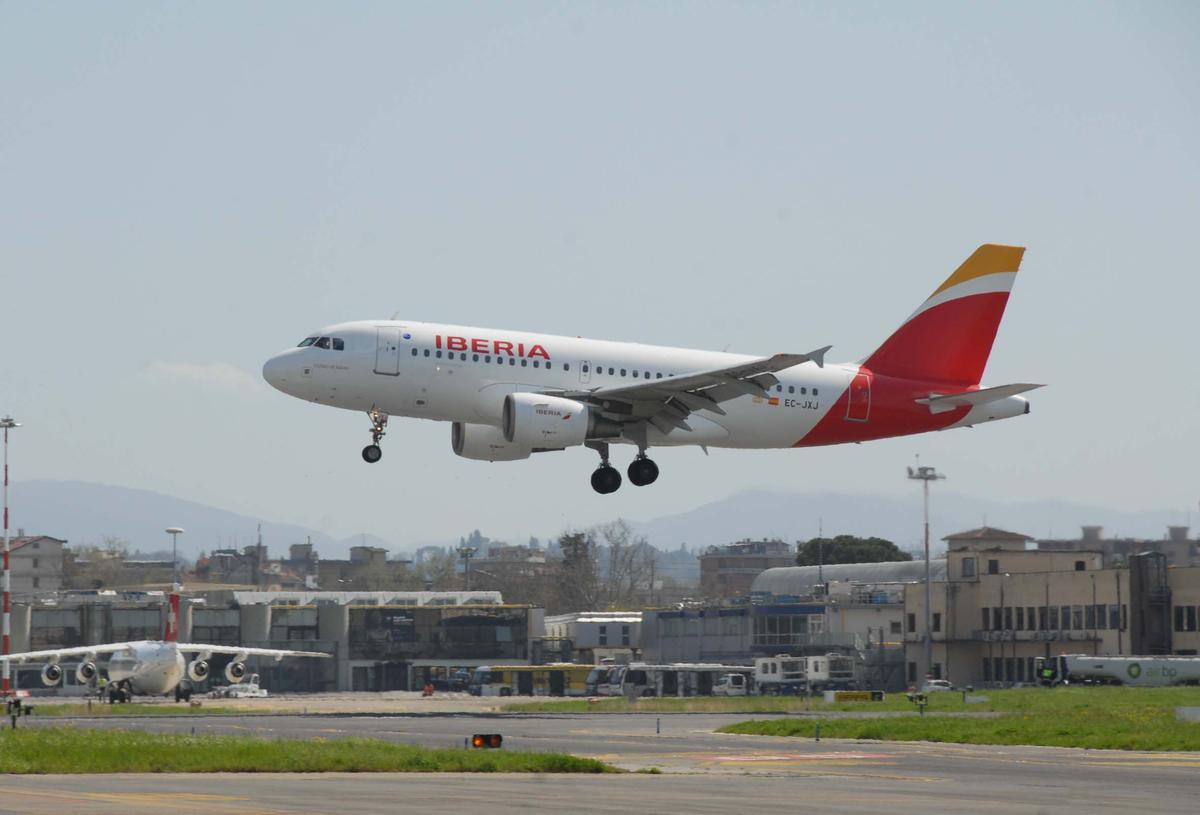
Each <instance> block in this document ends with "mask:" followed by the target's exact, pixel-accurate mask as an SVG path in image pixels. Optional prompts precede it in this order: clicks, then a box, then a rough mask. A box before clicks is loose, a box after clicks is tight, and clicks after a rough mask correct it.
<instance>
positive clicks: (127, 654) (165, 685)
mask: <svg viewBox="0 0 1200 815" xmlns="http://www.w3.org/2000/svg"><path fill="white" fill-rule="evenodd" d="M178 620H179V595H177V594H172V595H171V606H170V609H169V612H168V614H167V627H166V632H165V634H164V636H163V639H162V640H139V641H136V642H115V643H111V644H108V645H83V646H79V647H77V648H56V649H50V650H46V651H25V652H23V653H19V654H10V655H9V656H7V657H3V656H0V662H3V661H5V660H7V661H10V662H14V663H23V662H35V663H44V665H43V667H42V683H43V684H44V685H46V686H52V685H57V684H58V683H59V682H60V681H61V680H62V674H63V669H62V665H61V664H60V663H61V662H62V661H63V660H67V661H69V662H73V661H75V660H76V659H78V660H79V664H78V666H77V667H76V668H75V678H76V680H77V681H78V682H79V684H81V685H83V684H87V683H88V682H91V681H92V680H93V679H94V678H96V675H97V673H98V670H99V669H98V668H97V667H96V660H97V659H98V658H99V657H101V656H103V655H108V657H109V658H108V662H107V664H106V666H105V667H106V668H107V670H108V680H109V686H108V693H109V698H110V700H112V701H123V702H128V701H129V700H130V698H131V697H132V696H134V695H139V696H162V695H164V694H169V693H172V692H174V694H175V699H176V701H179V700H181V699H186V698H188V697H189V696H190V695H191V690H190V689H185V688H183V687H181V685H182V683H183V680H184V679H188V680H190V681H192V682H201V681H203V680H204V679H207V678H208V676H209V666H208V660H209V659H211V658H212V655H213V654H231V655H233V661H232V662H230V663H229V664H228V665H226V666H225V678H226V679H227V680H229V682H231V683H234V682H239V681H241V679H242V677H243V676H245V675H246V664H245V663H246V660H247V659H248V658H249V657H252V656H260V657H274V658H275V660H276V661H279V660H282V659H283V658H284V657H320V658H325V659H328V658H329V657H330V654H325V653H321V652H319V651H281V650H277V649H274V648H242V647H241V646H233V645H205V644H201V643H191V642H177V640H178V623H177V621H178ZM185 654H190V655H192V659H191V660H188V659H186V658H185V656H184V655H185Z"/></svg>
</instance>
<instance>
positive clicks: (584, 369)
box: [579, 359, 592, 385]
mask: <svg viewBox="0 0 1200 815" xmlns="http://www.w3.org/2000/svg"><path fill="white" fill-rule="evenodd" d="M591 381H592V363H590V362H588V361H587V360H586V359H584V360H580V362H579V384H580V385H586V384H588V383H589V382H591Z"/></svg>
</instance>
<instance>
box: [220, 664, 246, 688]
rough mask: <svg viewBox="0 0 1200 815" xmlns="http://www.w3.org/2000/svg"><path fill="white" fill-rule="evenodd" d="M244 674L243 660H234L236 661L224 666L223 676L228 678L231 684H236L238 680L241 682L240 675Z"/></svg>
mask: <svg viewBox="0 0 1200 815" xmlns="http://www.w3.org/2000/svg"><path fill="white" fill-rule="evenodd" d="M245 675H246V663H244V662H236V661H235V662H230V663H229V664H228V665H226V666H225V678H226V679H227V680H229V682H230V683H231V684H236V683H238V682H241V681H242V677H244V676H245Z"/></svg>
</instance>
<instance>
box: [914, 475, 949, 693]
mask: <svg viewBox="0 0 1200 815" xmlns="http://www.w3.org/2000/svg"><path fill="white" fill-rule="evenodd" d="M908 477H909V478H911V479H912V480H914V481H920V482H921V487H922V490H923V491H924V494H925V673H926V674H929V673H930V672H932V671H933V609H932V607H931V606H932V603H933V600H932V598H931V594H930V591H931V587H930V585H929V581H930V570H929V482H930V481H940V480H941V479H943V478H945V477H946V476H944V475H942V474H940V473H939V472H938V471H937V470H935V469H934V468H933V467H922V466H921V460H920V458H918V459H917V467H916V469H913V468H912V467H909V468H908Z"/></svg>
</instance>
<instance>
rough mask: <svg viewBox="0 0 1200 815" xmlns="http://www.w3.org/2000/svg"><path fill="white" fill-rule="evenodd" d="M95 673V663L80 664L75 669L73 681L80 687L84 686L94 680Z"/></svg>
mask: <svg viewBox="0 0 1200 815" xmlns="http://www.w3.org/2000/svg"><path fill="white" fill-rule="evenodd" d="M96 673H97V671H96V663H95V662H81V663H79V667H78V668H76V669H75V681H76V682H78V683H79V684H80V685H86V684H88V683H89V682H91V681H92V680H93V679H95V678H96Z"/></svg>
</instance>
